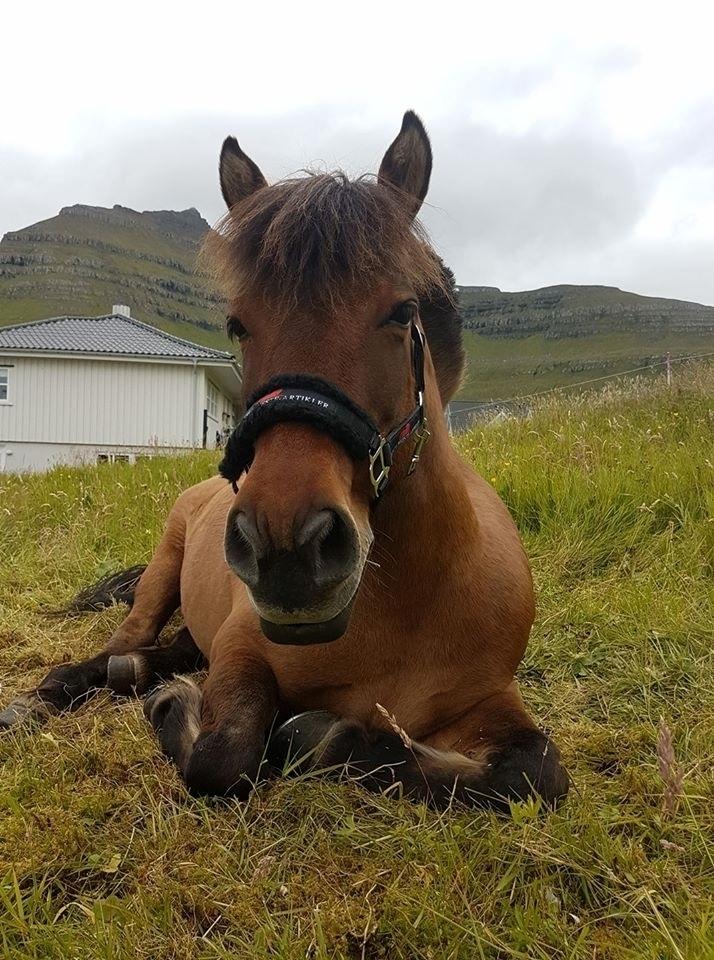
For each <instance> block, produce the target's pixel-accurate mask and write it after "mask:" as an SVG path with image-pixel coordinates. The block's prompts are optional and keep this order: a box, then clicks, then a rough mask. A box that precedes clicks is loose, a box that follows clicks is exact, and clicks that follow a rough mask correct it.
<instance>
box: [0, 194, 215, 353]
mask: <svg viewBox="0 0 714 960" xmlns="http://www.w3.org/2000/svg"><path fill="white" fill-rule="evenodd" d="M207 230H208V224H207V223H206V221H205V220H204V219H203V217H201V215H200V214H199V213H198V211H197V210H193V209H191V210H183V211H180V212H174V211H171V210H156V211H145V212H144V213H138V212H137V211H136V210H129V209H127V208H126V207H119V206H115V207H113V208H112V209H105V208H103V207H88V206H84V205H82V204H76V205H75V206H73V207H64V208H63V209H62V210H61V211H60V213H59V214H58V215H57V216H56V217H52V218H50V219H49V220H43V221H42V222H41V223H36V224H33V225H32V226H30V227H26V228H25V229H24V230H18V231H15V232H13V233H7V234H5V236H4V237H3V239H2V242H0V324H8V323H22V322H24V321H27V320H39V319H42V318H43V317H50V316H60V315H63V314H80V315H82V314H84V315H88V316H96V315H98V314H102V313H108V312H109V311H110V310H111V307H112V304H115V303H126V304H128V305H129V306H130V307H131V309H132V313H133V314H134V316H136V317H137V319H139V320H143V321H144V322H145V323H151V324H154V325H155V326H158V327H161V328H162V329H163V330H167V331H168V332H169V333H174V334H176V335H177V336H182V337H187V338H188V339H190V340H195V341H198V342H199V343H204V344H206V345H207V346H214V347H218V348H219V349H226V348H227V344H228V341H227V339H226V337H225V335H224V334H223V330H222V325H223V317H224V311H223V309H222V307H221V303H220V299H219V298H218V297H216V295H215V294H214V293H213V292H212V291H211V290H210V288H209V287H208V285H207V284H206V283H205V282H204V281H203V280H202V278H201V277H200V276H198V275H197V273H196V270H195V260H196V254H197V252H198V248H199V245H200V241H201V238H202V237H203V235H204V233H205V232H206V231H207Z"/></svg>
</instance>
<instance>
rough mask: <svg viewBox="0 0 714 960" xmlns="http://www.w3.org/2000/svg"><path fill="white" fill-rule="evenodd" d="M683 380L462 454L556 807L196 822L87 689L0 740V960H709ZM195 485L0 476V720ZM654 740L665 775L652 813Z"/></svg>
mask: <svg viewBox="0 0 714 960" xmlns="http://www.w3.org/2000/svg"><path fill="white" fill-rule="evenodd" d="M677 380H678V382H677V386H676V389H674V390H672V391H667V390H666V389H665V388H664V387H663V385H662V382H661V379H660V380H658V381H657V382H654V381H650V382H639V383H636V384H634V385H628V386H626V387H623V388H622V389H620V390H617V391H616V390H610V391H606V392H604V393H601V394H597V395H586V396H583V397H581V398H578V399H575V398H574V399H572V400H571V401H569V403H568V405H565V404H563V403H562V402H557V401H549V402H548V403H544V404H541V405H540V406H539V409H538V410H537V411H536V412H535V414H534V416H533V417H532V419H530V420H529V421H515V420H514V421H506V422H505V423H502V424H500V425H498V426H491V427H488V426H484V427H483V428H481V429H479V430H477V431H475V432H473V433H471V434H469V435H466V436H465V437H464V438H463V439H461V440H460V441H459V443H460V450H461V453H462V454H463V456H464V457H465V458H466V459H467V460H468V461H470V462H471V463H473V464H474V465H475V466H476V467H477V468H478V469H479V470H480V471H481V472H482V473H483V474H484V475H485V476H486V477H487V478H488V479H490V480H491V482H492V483H493V484H494V485H495V486H496V488H497V489H498V491H499V492H500V494H501V495H502V496H503V497H504V499H505V500H506V502H507V503H508V504H509V506H510V508H511V510H512V512H513V514H514V516H515V518H516V520H517V522H518V524H519V527H520V529H521V531H522V534H523V537H524V540H525V544H526V547H527V550H528V553H529V556H530V558H531V561H532V564H533V570H534V575H535V580H536V586H537V592H538V597H539V613H538V619H537V624H536V627H535V631H534V634H533V637H532V641H531V644H530V646H529V649H528V652H527V656H526V659H525V662H524V663H523V665H522V667H521V670H520V681H521V684H522V688H523V692H524V696H525V698H526V700H527V702H528V704H529V705H530V707H531V709H532V710H533V712H534V714H535V715H536V716H537V717H538V718H539V720H540V722H541V723H543V724H544V725H547V726H548V727H550V728H551V729H552V730H553V733H554V736H555V738H556V739H557V741H558V742H559V743H560V744H561V746H562V748H563V752H564V755H565V758H566V762H567V764H568V766H569V769H570V771H571V773H572V776H573V780H574V788H573V790H572V791H571V795H570V797H569V799H568V801H567V803H566V805H565V806H564V808H563V809H562V810H561V811H560V812H558V813H557V814H554V815H552V816H549V817H547V818H541V817H539V816H537V815H536V812H535V811H534V810H533V809H532V808H531V807H529V806H527V805H525V806H524V805H519V806H514V807H513V810H512V815H511V817H510V818H509V819H498V818H496V817H495V816H492V815H490V814H483V813H472V812H468V811H464V810H460V809H453V810H451V811H450V812H448V813H446V814H444V815H442V816H437V815H436V814H433V813H431V812H428V811H427V810H425V809H424V808H423V807H420V806H413V805H410V804H408V803H406V802H398V801H395V800H388V799H383V798H380V797H374V796H368V795H366V794H365V793H363V792H361V791H360V790H359V788H358V787H356V786H350V785H326V784H323V783H320V782H316V781H303V782H292V783H277V784H274V785H272V786H270V787H268V788H264V789H261V791H260V792H259V793H258V794H257V795H256V796H254V797H253V798H252V799H251V801H250V802H249V803H248V804H247V805H245V806H240V805H238V804H234V803H227V804H213V803H208V802H202V801H195V800H190V799H188V798H187V796H186V794H185V792H184V790H183V788H182V786H181V783H180V781H179V779H178V777H177V775H176V773H175V772H174V770H173V769H172V767H171V766H169V764H168V763H166V762H164V761H163V760H162V759H161V758H160V757H159V755H158V752H157V748H156V744H155V742H154V740H153V738H152V736H151V735H150V733H149V730H148V729H147V725H146V724H145V722H144V720H143V717H142V714H141V707H140V704H138V703H136V702H131V701H126V702H114V703H112V701H111V700H110V699H109V697H108V696H105V695H101V696H99V697H98V698H97V699H96V700H95V701H94V702H92V703H91V704H90V705H89V706H87V707H84V708H83V709H81V710H80V711H78V712H77V713H75V714H73V715H71V716H66V717H61V718H55V719H53V720H52V721H51V723H50V724H49V725H48V726H47V727H45V728H44V729H43V730H42V731H40V732H29V731H23V732H20V733H19V734H17V735H13V736H5V737H2V738H0V759H1V760H2V763H3V777H2V780H1V781H0V901H1V903H2V905H1V906H0V912H1V915H2V920H0V943H1V944H2V956H3V957H6V958H8V960H15V958H17V960H19V958H23V960H24V958H30V957H32V958H38V960H40V958H41V960H54V958H57V960H60V958H62V960H64V958H66V957H72V958H87V960H89V958H92V960H97V958H127V960H129V958H131V960H138V958H151V960H169V958H171V960H182V958H185V960H188V958H225V960H228V958H231V960H235V958H239V960H243V958H250V960H254V958H257V960H267V958H284V960H288V958H289V960H298V958H300V960H303V958H305V957H310V958H314V960H357V958H365V960H378V958H389V960H415V958H418V960H422V958H423V960H442V958H443V960H474V958H489V960H511V958H514V960H515V958H519V960H528V958H542V960H566V958H582V960H594V958H597V960H675V958H676V960H705V958H709V957H711V956H712V943H714V902H713V898H712V894H713V893H714V859H713V857H712V846H711V838H712V832H711V831H712V828H713V827H714V814H713V812H712V810H713V808H712V802H711V799H712V795H713V788H714V775H713V773H712V771H713V770H714V764H713V763H712V761H713V760H714V756H713V754H714V749H713V744H712V737H711V731H712V721H713V720H714V700H713V686H714V685H713V683H712V681H713V680H714V671H713V669H712V667H713V664H712V649H713V648H714V629H713V627H712V624H713V623H714V606H713V601H714V597H713V589H712V587H713V583H714V465H713V464H712V444H711V437H712V429H713V427H714V409H713V406H712V397H713V396H714V369H713V368H711V367H709V368H700V369H699V370H695V371H688V372H687V373H686V374H684V373H682V374H681V375H678V378H677ZM214 470H215V462H214V459H213V457H212V456H211V455H209V454H198V455H195V456H191V457H186V458H185V459H175V460H168V459H167V460H156V461H153V462H143V463H140V464H138V465H137V466H136V467H133V468H132V467H129V466H126V465H116V466H113V467H108V466H102V467H97V468H90V469H84V470H69V469H60V470H57V471H55V472H54V473H52V474H50V475H48V476H45V477H28V478H21V477H2V478H0V503H2V510H1V511H0V527H1V534H2V542H3V545H4V561H3V564H4V568H3V577H2V579H1V580H0V608H1V609H2V616H1V618H0V676H1V677H2V697H3V699H4V700H7V699H9V698H10V697H11V696H12V695H13V694H14V693H15V692H16V691H19V690H21V689H23V688H25V687H28V686H30V685H31V684H32V683H33V682H35V681H36V680H38V679H39V678H40V676H41V675H42V674H43V673H44V672H45V671H46V670H47V668H48V666H49V665H50V664H52V663H54V662H56V661H58V660H66V659H70V658H75V657H79V656H83V655H87V654H89V653H90V652H91V651H93V650H95V649H96V648H97V646H98V645H99V644H101V643H102V642H103V641H104V640H105V639H106V638H107V637H108V636H109V634H110V632H111V630H112V627H113V625H114V624H115V623H116V622H117V621H118V620H119V618H120V616H121V611H120V610H118V609H117V610H113V611H110V612H108V613H106V614H103V615H91V616H88V617H85V618H82V619H77V620H66V621H65V620H62V619H48V618H46V617H44V616H42V615H41V613H40V610H41V609H42V608H43V607H56V606H57V605H58V604H60V603H62V602H63V601H65V600H66V599H67V598H68V597H69V596H70V595H71V594H72V593H73V591H74V590H75V588H76V587H77V586H78V585H79V584H83V583H87V582H88V581H90V580H92V579H93V578H95V577H96V576H97V575H99V574H102V573H103V572H105V571H106V570H107V569H109V568H112V567H116V566H121V565H126V564H128V563H134V562H137V561H141V560H146V559H147V558H148V557H149V555H150V553H151V550H152V548H153V546H154V545H155V544H156V541H157V539H158V537H159V532H160V529H161V525H162V523H163V520H164V517H165V516H166V512H167V510H168V508H169V505H170V504H171V502H172V500H173V499H174V497H175V496H176V494H177V493H178V492H179V491H180V490H182V489H183V488H184V487H185V486H186V485H188V484H190V483H193V482H194V481H196V480H199V479H201V478H203V477H205V476H208V475H210V474H211V473H213V471H214ZM660 718H664V720H665V722H666V724H667V726H668V727H669V728H670V729H671V732H672V736H673V742H674V751H675V755H676V764H677V765H678V766H679V768H680V770H681V772H682V773H683V775H684V787H683V795H682V796H681V797H680V798H679V801H678V803H677V806H676V809H675V810H674V811H672V812H670V813H667V812H665V811H664V809H663V805H662V800H663V790H664V783H663V779H662V776H661V774H660V771H659V770H658V746H657V744H658V728H659V725H660ZM660 752H662V751H661V750H660ZM670 770H671V767H670Z"/></svg>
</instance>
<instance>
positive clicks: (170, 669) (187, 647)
mask: <svg viewBox="0 0 714 960" xmlns="http://www.w3.org/2000/svg"><path fill="white" fill-rule="evenodd" d="M205 665H206V658H205V657H204V656H203V654H202V653H201V651H200V650H199V649H198V647H197V646H196V644H195V643H194V641H193V637H192V636H191V634H190V632H189V630H188V627H185V626H184V627H181V629H180V630H178V631H177V632H176V633H175V634H174V636H173V637H172V638H171V640H170V641H169V642H168V643H167V644H162V645H161V646H160V647H140V648H139V649H138V650H135V651H134V652H133V653H124V654H114V655H112V656H110V657H109V661H108V663H107V668H106V669H107V686H108V687H109V689H110V690H113V691H114V693H119V694H122V695H123V696H129V695H130V694H136V695H137V696H142V695H143V694H145V693H147V692H148V691H149V690H151V688H152V687H155V686H156V685H157V683H160V682H161V681H162V680H170V679H171V678H172V677H175V676H176V674H178V673H193V672H194V671H195V670H200V669H201V668H202V667H204V666H205Z"/></svg>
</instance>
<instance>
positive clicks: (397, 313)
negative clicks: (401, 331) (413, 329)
mask: <svg viewBox="0 0 714 960" xmlns="http://www.w3.org/2000/svg"><path fill="white" fill-rule="evenodd" d="M418 310H419V308H418V307H417V304H416V301H415V300H405V301H404V303H400V304H399V306H398V307H395V308H394V310H392V312H391V314H390V315H389V319H388V321H387V322H388V323H396V324H397V326H399V327H408V326H409V324H410V323H412V321H414V320H416V318H417V313H418Z"/></svg>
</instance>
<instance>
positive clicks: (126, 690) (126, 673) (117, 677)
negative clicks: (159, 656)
mask: <svg viewBox="0 0 714 960" xmlns="http://www.w3.org/2000/svg"><path fill="white" fill-rule="evenodd" d="M143 666H144V664H143V657H137V656H135V655H134V654H131V653H128V654H124V655H119V656H112V657H109V662H108V663H107V686H108V687H109V689H110V690H113V691H114V693H118V694H120V695H121V696H123V697H129V696H131V695H132V694H133V693H137V694H140V693H143V692H144V689H145V683H144V670H143Z"/></svg>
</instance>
